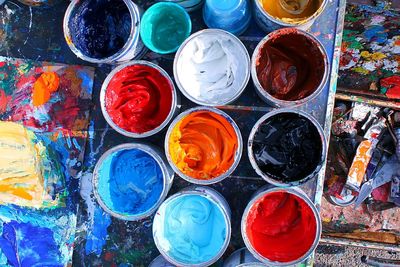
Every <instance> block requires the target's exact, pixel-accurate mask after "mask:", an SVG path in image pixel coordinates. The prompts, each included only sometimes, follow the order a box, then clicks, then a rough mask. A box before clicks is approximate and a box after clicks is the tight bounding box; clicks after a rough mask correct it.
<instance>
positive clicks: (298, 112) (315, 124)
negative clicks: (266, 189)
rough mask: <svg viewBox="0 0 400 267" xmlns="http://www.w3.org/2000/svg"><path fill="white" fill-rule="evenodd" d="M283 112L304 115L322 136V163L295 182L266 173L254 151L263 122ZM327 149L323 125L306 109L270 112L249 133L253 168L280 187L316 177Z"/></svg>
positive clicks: (299, 183)
mask: <svg viewBox="0 0 400 267" xmlns="http://www.w3.org/2000/svg"><path fill="white" fill-rule="evenodd" d="M282 113H292V114H297V115H300V116H302V117H304V118H305V119H307V120H308V121H310V122H311V123H312V124H313V125H314V127H315V128H316V130H317V132H318V133H319V135H320V138H321V143H322V150H321V157H320V163H319V164H318V165H317V167H316V168H315V169H314V171H312V172H311V173H310V174H309V175H308V176H306V177H304V178H303V179H301V180H298V181H293V182H286V183H285V182H282V181H278V180H276V179H274V178H272V177H270V176H268V175H267V174H266V173H264V172H263V171H262V170H261V169H260V167H259V166H258V164H257V161H256V159H255V157H254V153H253V141H254V136H255V134H256V133H257V130H258V129H259V127H260V125H261V124H262V123H264V122H265V121H266V120H267V119H269V118H271V117H273V116H276V115H279V114H282ZM326 151H327V142H326V137H325V134H324V131H323V129H322V127H321V125H320V124H319V123H318V121H317V120H316V119H315V118H314V117H313V116H311V115H310V114H308V113H306V112H304V111H300V110H294V109H290V108H283V109H277V110H274V111H271V112H268V113H267V114H265V115H264V116H262V117H261V118H260V119H259V120H258V121H257V122H256V123H255V125H254V126H253V128H252V129H251V132H250V135H249V139H248V142H247V154H248V157H249V160H250V163H251V165H252V167H253V169H254V170H255V171H256V173H257V174H258V175H260V176H261V177H262V178H263V179H264V180H265V181H267V182H268V183H270V184H273V185H275V186H278V187H289V186H299V185H302V184H304V183H306V182H307V181H309V180H310V179H312V178H314V177H315V176H316V175H317V174H318V173H319V172H320V170H321V169H322V166H323V163H324V162H325V160H326V153H327V152H326Z"/></svg>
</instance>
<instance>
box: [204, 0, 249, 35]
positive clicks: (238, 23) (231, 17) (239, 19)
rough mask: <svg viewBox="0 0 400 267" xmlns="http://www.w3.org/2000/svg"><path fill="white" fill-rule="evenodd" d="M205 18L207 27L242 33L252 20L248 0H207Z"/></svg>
mask: <svg viewBox="0 0 400 267" xmlns="http://www.w3.org/2000/svg"><path fill="white" fill-rule="evenodd" d="M203 19H204V22H205V24H206V25H207V27H209V28H217V29H222V30H225V31H228V32H230V33H233V34H235V35H241V34H242V33H243V32H245V31H246V29H247V28H248V26H249V24H250V20H251V9H250V3H249V1H248V0H206V2H205V4H204V11H203Z"/></svg>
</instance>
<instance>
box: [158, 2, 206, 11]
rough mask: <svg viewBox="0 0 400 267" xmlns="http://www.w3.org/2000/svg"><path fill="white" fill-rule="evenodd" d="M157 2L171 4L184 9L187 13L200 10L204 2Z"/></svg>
mask: <svg viewBox="0 0 400 267" xmlns="http://www.w3.org/2000/svg"><path fill="white" fill-rule="evenodd" d="M159 2H173V3H175V4H178V5H180V6H181V7H183V8H184V9H186V11H187V12H192V11H195V10H198V9H200V8H201V6H202V5H203V3H204V0H159Z"/></svg>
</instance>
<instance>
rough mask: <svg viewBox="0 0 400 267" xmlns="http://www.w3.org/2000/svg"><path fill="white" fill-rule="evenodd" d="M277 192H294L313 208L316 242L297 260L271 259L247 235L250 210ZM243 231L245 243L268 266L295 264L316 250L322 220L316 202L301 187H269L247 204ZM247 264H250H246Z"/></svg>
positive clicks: (243, 219)
mask: <svg viewBox="0 0 400 267" xmlns="http://www.w3.org/2000/svg"><path fill="white" fill-rule="evenodd" d="M275 192H285V193H289V194H292V195H294V196H296V197H298V198H300V199H302V200H303V201H304V202H305V203H306V204H307V206H308V207H309V208H310V209H311V210H312V213H313V215H314V217H315V222H316V233H315V238H314V242H313V243H312V245H311V247H310V248H309V250H308V251H307V252H306V253H305V254H304V255H303V256H302V257H300V258H298V259H297V260H294V261H291V262H277V261H271V260H269V259H268V258H266V257H264V256H263V255H261V254H260V253H259V252H257V251H256V250H255V248H254V247H253V245H252V244H251V242H250V239H249V237H248V235H247V231H246V226H247V217H248V215H249V212H250V210H251V208H252V207H253V205H254V204H255V203H256V202H257V201H258V200H259V199H261V198H263V197H264V196H266V195H268V194H270V193H275ZM241 232H242V237H243V240H244V243H245V245H246V247H247V249H248V250H249V251H250V252H251V253H252V254H253V256H254V257H255V258H256V259H258V260H259V261H261V262H262V263H264V264H266V265H267V266H295V265H296V264H298V263H301V262H303V261H304V260H306V259H307V258H308V257H310V256H311V254H312V253H313V252H314V250H315V249H316V248H317V246H318V243H319V241H320V239H321V233H322V222H321V217H320V215H319V212H318V210H317V208H316V207H315V205H314V203H313V202H312V201H311V200H310V199H309V198H308V196H307V195H306V194H305V193H304V192H303V191H302V190H301V189H300V188H272V189H268V190H266V191H263V192H260V193H258V194H257V195H255V196H254V197H253V198H252V200H251V201H250V203H249V204H248V205H247V207H246V209H245V211H244V213H243V217H242V221H241ZM245 266H248V265H245ZM250 266H253V265H250ZM256 266H257V265H256Z"/></svg>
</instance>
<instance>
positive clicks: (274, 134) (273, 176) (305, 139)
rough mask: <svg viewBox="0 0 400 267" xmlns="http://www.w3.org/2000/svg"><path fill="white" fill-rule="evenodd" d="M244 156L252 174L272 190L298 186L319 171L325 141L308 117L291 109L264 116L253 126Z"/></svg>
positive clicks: (317, 125) (316, 125)
mask: <svg viewBox="0 0 400 267" xmlns="http://www.w3.org/2000/svg"><path fill="white" fill-rule="evenodd" d="M247 149H248V156H249V160H250V163H251V165H252V166H253V168H254V170H255V171H256V172H257V174H258V175H260V176H261V177H262V178H263V179H264V180H266V181H267V182H268V183H270V184H273V185H275V186H282V187H286V186H299V185H301V184H304V183H305V182H307V181H308V180H310V179H311V178H313V177H315V176H316V175H317V174H318V172H319V171H320V169H321V167H322V164H323V163H324V161H325V158H326V151H327V145H326V138H325V135H324V131H323V129H322V127H321V126H320V124H319V123H318V122H317V120H316V119H315V118H313V117H312V116H311V115H309V114H307V113H305V112H303V111H298V110H293V109H279V110H275V111H272V112H269V113H267V114H266V115H264V116H263V117H261V118H260V119H259V120H258V121H257V122H256V124H255V125H254V126H253V128H252V130H251V132H250V136H249V140H248V147H247Z"/></svg>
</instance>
